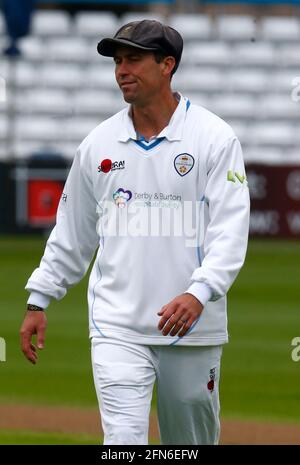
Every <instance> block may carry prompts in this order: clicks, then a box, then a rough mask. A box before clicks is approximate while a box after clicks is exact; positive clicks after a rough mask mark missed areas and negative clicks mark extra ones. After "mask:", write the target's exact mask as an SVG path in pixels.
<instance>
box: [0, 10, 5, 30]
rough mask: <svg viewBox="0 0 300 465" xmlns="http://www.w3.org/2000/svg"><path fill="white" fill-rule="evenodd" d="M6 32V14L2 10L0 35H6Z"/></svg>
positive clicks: (0, 14)
mask: <svg viewBox="0 0 300 465" xmlns="http://www.w3.org/2000/svg"><path fill="white" fill-rule="evenodd" d="M4 34H6V28H5V22H4V16H3V14H2V13H1V11H0V35H4Z"/></svg>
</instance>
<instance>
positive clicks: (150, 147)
mask: <svg viewBox="0 0 300 465" xmlns="http://www.w3.org/2000/svg"><path fill="white" fill-rule="evenodd" d="M110 226H112V227H111V228H110ZM248 227H249V192H248V188H247V181H246V177H245V171H244V164H243V157H242V151H241V146H240V143H239V141H238V139H237V137H236V136H235V134H234V132H233V130H232V129H231V127H230V126H229V125H228V124H227V123H225V121H223V120H222V119H221V118H218V117H217V116H216V115H214V114H213V113H211V112H209V111H208V110H206V109H205V108H203V107H201V106H197V105H193V104H191V105H190V104H189V100H188V99H187V98H185V97H183V96H181V97H180V101H179V104H178V106H177V108H176V109H175V111H174V113H173V115H172V117H171V119H170V121H169V124H168V125H167V126H166V127H165V128H164V129H163V130H162V131H161V132H160V134H158V135H157V137H156V138H155V140H150V141H149V142H148V143H145V141H142V140H138V137H137V134H136V131H135V128H134V125H133V122H132V119H131V118H130V115H129V114H128V108H127V107H126V108H125V109H124V110H122V111H120V112H119V113H117V114H115V115H114V116H112V117H111V118H109V119H107V120H106V121H104V122H103V123H101V124H100V125H99V126H98V127H96V128H95V129H94V130H93V131H92V132H91V133H90V134H89V135H88V137H86V139H85V140H84V141H83V142H82V143H81V144H80V146H79V148H78V151H77V153H76V156H75V159H74V162H73V165H72V168H71V171H70V174H69V176H68V179H67V182H66V184H65V187H64V198H63V199H62V200H61V201H60V204H59V207H58V211H57V224H56V226H55V228H54V230H53V231H52V233H51V235H50V237H49V239H48V242H47V246H46V249H45V253H44V256H43V259H42V261H41V264H40V266H39V267H38V268H37V269H36V270H35V271H34V272H33V274H32V276H31V277H30V279H29V280H28V283H27V285H26V289H28V290H29V291H30V292H31V293H32V294H31V297H30V299H29V301H28V302H29V303H31V304H35V305H39V306H42V307H43V306H45V305H46V304H47V303H49V301H50V298H51V297H54V298H56V299H61V298H62V297H63V296H64V295H65V293H66V292H67V289H68V288H69V287H70V286H73V285H74V284H75V283H76V282H78V281H79V280H80V279H81V278H82V277H83V275H84V274H85V272H86V270H87V269H88V266H89V264H90V262H91V260H92V258H93V256H94V253H95V249H96V248H97V246H98V245H99V249H98V253H97V257H96V259H95V262H94V266H93V269H92V272H91V276H90V280H89V290H88V302H89V324H90V336H91V337H94V336H95V337H113V338H115V339H119V340H130V341H132V342H136V343H141V344H163V345H170V344H179V345H190V346H193V345H218V344H224V343H225V342H227V340H228V333H227V313H226V293H227V291H228V289H229V287H230V286H231V284H232V283H233V281H234V279H235V277H236V276H237V273H238V271H239V269H240V268H241V266H242V264H243V261H244V258H245V253H246V247H247V238H248ZM185 292H187V293H189V294H192V295H194V296H195V297H196V298H197V299H198V300H199V301H200V302H201V303H202V304H204V310H203V312H202V313H201V316H200V317H199V318H198V319H197V320H196V321H194V323H193V324H192V326H191V327H190V329H189V331H188V332H187V334H186V335H185V336H184V337H182V338H179V337H178V336H176V337H172V336H170V335H168V336H163V335H162V333H161V331H159V330H158V328H157V325H158V322H159V317H158V315H157V312H159V310H161V308H162V306H164V305H166V304H168V303H169V302H170V301H171V300H173V299H174V298H175V297H176V296H178V295H181V294H183V293H185ZM41 296H46V297H45V298H44V297H41ZM41 299H44V300H43V301H42V300H41ZM46 300H47V301H46Z"/></svg>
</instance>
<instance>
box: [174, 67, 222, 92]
mask: <svg viewBox="0 0 300 465" xmlns="http://www.w3.org/2000/svg"><path fill="white" fill-rule="evenodd" d="M222 84H223V76H222V73H221V72H220V71H218V70H216V69H214V68H204V67H203V68H202V67H189V68H184V69H183V68H182V69H179V70H178V71H177V72H176V74H175V75H174V77H173V86H175V87H176V89H178V90H179V91H181V90H182V91H183V92H184V91H187V92H188V91H199V92H203V91H207V92H217V91H219V90H220V89H221V88H222Z"/></svg>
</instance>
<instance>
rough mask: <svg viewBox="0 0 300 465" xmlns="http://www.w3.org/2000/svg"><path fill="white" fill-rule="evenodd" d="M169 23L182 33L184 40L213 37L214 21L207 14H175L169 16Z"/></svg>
mask: <svg viewBox="0 0 300 465" xmlns="http://www.w3.org/2000/svg"><path fill="white" fill-rule="evenodd" d="M168 24H169V25H170V26H171V27H173V28H174V29H176V30H177V31H178V32H179V33H180V34H181V35H182V37H183V40H187V41H190V40H203V39H205V40H207V39H210V38H211V37H212V23H211V19H210V17H209V16H207V15H200V14H195V15H193V14H174V15H171V16H170V17H169V20H168Z"/></svg>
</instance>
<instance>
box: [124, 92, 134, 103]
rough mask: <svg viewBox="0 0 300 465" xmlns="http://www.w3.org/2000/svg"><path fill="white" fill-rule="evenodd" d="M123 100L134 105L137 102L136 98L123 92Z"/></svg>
mask: <svg viewBox="0 0 300 465" xmlns="http://www.w3.org/2000/svg"><path fill="white" fill-rule="evenodd" d="M123 98H124V100H125V102H126V103H134V101H135V98H134V96H133V95H132V94H126V93H125V92H123Z"/></svg>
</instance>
